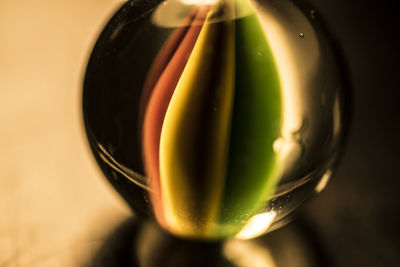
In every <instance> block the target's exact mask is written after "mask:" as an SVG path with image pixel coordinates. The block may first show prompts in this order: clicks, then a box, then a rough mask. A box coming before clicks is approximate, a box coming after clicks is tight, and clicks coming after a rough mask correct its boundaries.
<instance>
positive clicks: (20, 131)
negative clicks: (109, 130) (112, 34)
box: [0, 0, 129, 267]
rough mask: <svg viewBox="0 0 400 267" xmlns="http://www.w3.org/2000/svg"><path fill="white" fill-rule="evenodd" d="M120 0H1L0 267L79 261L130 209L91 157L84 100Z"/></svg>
mask: <svg viewBox="0 0 400 267" xmlns="http://www.w3.org/2000/svg"><path fill="white" fill-rule="evenodd" d="M121 2H122V1H117V0H85V1H79V0H69V1H52V0H35V1H32V0H18V1H15V0H0V266H1V267H13V266H41V267H46V266H62V267H63V266H78V265H79V264H80V263H81V262H79V261H80V260H81V259H83V258H85V256H86V255H87V254H89V253H90V252H91V251H92V250H93V249H95V248H96V246H97V245H98V243H99V242H100V240H101V239H102V238H103V236H104V235H105V234H106V233H107V231H108V230H107V229H111V228H110V227H112V226H113V225H115V224H116V223H117V222H118V221H120V220H121V219H123V218H124V217H127V216H129V211H128V208H127V207H126V206H125V204H124V203H123V202H122V201H121V200H120V199H119V198H118V196H117V194H116V193H114V192H113V191H112V189H111V187H110V186H108V184H107V183H106V182H105V179H102V176H101V173H100V171H99V169H98V168H97V166H96V165H95V162H94V160H93V159H92V157H91V155H90V152H89V148H88V144H87V143H86V139H85V135H84V129H83V124H82V115H81V100H80V98H81V87H82V80H83V75H84V70H85V66H86V62H87V60H88V57H89V53H90V51H91V49H92V46H93V42H94V41H95V40H96V38H97V35H98V34H99V32H100V30H101V29H102V27H103V26H104V23H105V22H106V21H107V20H108V18H109V17H110V16H111V15H112V13H113V12H114V11H115V9H116V8H117V7H118V6H119V5H120V4H121ZM107 225H109V227H107Z"/></svg>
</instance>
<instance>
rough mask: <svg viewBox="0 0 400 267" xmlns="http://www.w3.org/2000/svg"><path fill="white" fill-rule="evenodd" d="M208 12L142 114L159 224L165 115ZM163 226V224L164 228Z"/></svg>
mask: <svg viewBox="0 0 400 267" xmlns="http://www.w3.org/2000/svg"><path fill="white" fill-rule="evenodd" d="M207 12H208V8H207V9H201V10H199V12H198V13H197V15H196V18H195V20H194V23H193V24H192V25H191V26H190V29H189V30H188V31H187V33H186V35H185V37H184V38H183V40H182V42H181V43H180V45H179V47H178V49H177V50H176V52H175V53H174V55H173V56H172V58H171V60H170V61H169V63H168V65H167V67H166V68H165V70H164V72H163V73H162V74H161V76H160V79H159V80H158V81H157V83H156V85H155V87H154V90H153V92H152V94H151V97H150V100H149V104H148V107H147V110H146V113H145V118H144V126H143V152H144V160H145V169H146V173H147V176H148V180H149V186H150V188H151V190H152V192H151V194H150V196H151V197H150V198H151V201H152V204H153V208H154V212H155V215H156V217H157V220H158V221H159V223H160V224H163V222H164V221H165V218H164V213H163V209H162V203H161V202H162V196H161V188H160V168H159V146H160V136H161V129H162V125H163V122H164V117H165V113H166V111H167V108H168V105H169V102H170V100H171V97H172V94H173V92H174V90H175V87H176V85H177V83H178V81H179V78H180V76H181V74H182V72H183V70H184V68H185V66H186V63H187V61H188V59H189V56H190V54H191V52H192V50H193V47H194V45H195V43H196V41H197V38H198V35H199V33H200V30H201V28H202V25H203V23H204V21H205V18H206V15H207ZM163 225H164V226H166V225H165V224H163Z"/></svg>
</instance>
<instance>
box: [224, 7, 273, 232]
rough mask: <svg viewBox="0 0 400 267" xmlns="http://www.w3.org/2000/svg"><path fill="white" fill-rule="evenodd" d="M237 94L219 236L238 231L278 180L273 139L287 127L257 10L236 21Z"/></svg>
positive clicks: (269, 51) (258, 207)
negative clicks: (282, 118) (284, 124)
mask: <svg viewBox="0 0 400 267" xmlns="http://www.w3.org/2000/svg"><path fill="white" fill-rule="evenodd" d="M235 28H236V35H235V46H236V48H235V50H236V52H235V53H236V64H235V65H236V78H235V80H236V81H235V98H234V104H233V116H232V126H231V136H230V147H229V157H228V171H227V180H226V188H225V192H224V197H223V202H222V210H221V216H220V220H221V224H222V229H220V231H219V233H218V234H219V235H221V236H225V235H234V234H236V233H237V232H238V231H239V230H240V229H241V228H242V227H243V226H244V225H245V224H246V222H247V221H248V219H249V218H250V217H251V216H253V215H254V214H255V213H256V212H257V211H258V210H259V209H260V208H261V206H262V205H263V202H264V201H265V199H266V198H267V197H268V195H269V194H270V193H271V191H272V190H273V187H274V186H275V184H276V180H277V175H278V172H277V169H278V167H277V159H276V154H275V152H274V151H273V143H274V141H275V139H276V138H277V137H278V136H279V133H280V127H281V92H280V89H281V88H280V82H279V76H278V72H277V69H276V65H275V62H274V59H273V55H272V52H271V49H270V47H269V44H268V41H267V39H266V37H265V33H264V31H263V28H262V26H261V25H260V22H259V20H258V17H257V15H256V14H255V13H253V14H251V15H249V16H246V17H244V18H241V19H239V20H237V21H236V26H235Z"/></svg>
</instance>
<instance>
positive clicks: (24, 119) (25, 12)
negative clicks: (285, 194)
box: [0, 0, 400, 267]
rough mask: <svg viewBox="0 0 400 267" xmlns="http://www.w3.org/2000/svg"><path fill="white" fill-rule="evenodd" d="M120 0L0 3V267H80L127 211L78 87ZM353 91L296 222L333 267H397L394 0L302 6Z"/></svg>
mask: <svg viewBox="0 0 400 267" xmlns="http://www.w3.org/2000/svg"><path fill="white" fill-rule="evenodd" d="M123 2H124V1H118V0H85V1H78V0H70V1H50V0H35V1H32V0H19V1H15V0H0V267H13V266H43V267H46V266H61V267H64V266H66V267H69V266H81V265H82V264H84V263H85V262H87V261H88V259H90V257H91V255H92V254H93V253H95V251H97V249H98V248H99V247H101V246H102V244H103V242H104V240H106V239H107V237H108V235H109V233H110V232H112V231H113V230H114V229H115V228H116V227H117V226H118V225H120V224H121V222H122V221H124V220H126V219H127V218H129V217H130V216H131V213H130V211H129V209H128V208H127V206H126V205H125V203H123V201H122V200H121V199H120V198H119V197H118V195H117V194H116V193H115V192H114V191H113V190H112V189H111V187H110V186H109V185H108V184H107V183H106V181H105V179H103V178H102V175H101V173H100V170H99V169H98V167H97V166H96V164H95V162H94V160H93V159H92V156H91V154H90V152H89V148H88V144H87V142H86V137H85V134H84V130H83V123H82V115H81V99H80V98H81V88H82V80H83V75H84V71H85V66H86V63H87V60H88V58H89V53H90V51H91V49H92V47H93V44H94V43H93V42H94V41H95V40H96V38H97V36H98V34H99V33H100V31H101V29H102V28H103V26H104V23H105V22H106V21H107V20H108V19H109V18H110V17H111V15H112V14H113V13H114V12H115V11H116V9H117V8H118V7H119V6H120V5H121V4H122V3H123ZM309 2H311V3H312V4H313V5H314V6H315V7H316V10H317V11H318V13H319V15H320V16H321V17H322V18H324V20H325V21H326V24H327V25H328V27H329V28H330V30H331V32H332V33H333V34H334V36H336V39H337V41H338V43H339V44H340V45H341V47H342V50H343V54H344V55H345V57H346V59H347V63H348V68H349V74H350V77H351V80H352V83H353V89H354V92H353V121H352V122H353V123H352V126H351V131H350V136H349V143H348V147H347V149H346V151H345V154H344V158H343V160H342V164H341V165H340V167H339V169H338V171H337V173H336V176H335V177H334V179H332V181H331V182H330V184H329V186H328V187H327V189H326V191H325V192H324V193H322V194H321V195H320V196H318V197H317V198H315V199H313V200H311V201H310V202H309V203H308V204H307V205H306V206H305V207H304V208H303V209H302V210H301V211H300V214H299V216H300V217H302V218H306V220H307V222H308V224H309V225H310V226H311V228H312V229H313V231H314V232H315V233H314V234H315V236H318V238H319V241H318V242H319V244H320V245H321V246H324V250H325V251H327V255H328V259H329V261H330V263H331V264H332V265H333V266H397V264H396V263H397V261H398V259H399V258H400V245H399V244H400V230H398V227H399V225H400V216H399V214H400V212H399V204H400V198H399V188H400V187H399V186H400V175H399V173H398V165H400V156H399V155H400V153H399V151H400V142H399V140H398V139H399V136H400V130H399V128H400V127H399V117H398V116H399V115H400V112H399V104H398V102H399V99H400V98H399V96H400V93H399V91H400V88H399V82H398V79H399V69H400V68H399V62H400V53H399V51H398V50H399V48H400V46H399V44H400V42H399V41H398V39H399V38H398V35H399V33H398V32H399V31H398V29H397V26H396V25H397V24H396V20H397V19H396V17H397V15H398V13H399V11H400V10H399V8H398V4H397V3H396V1H394V0H382V1H370V0H367V1H365V0H364V1H362V0H352V1H345V0H312V1H311V0H310V1H309Z"/></svg>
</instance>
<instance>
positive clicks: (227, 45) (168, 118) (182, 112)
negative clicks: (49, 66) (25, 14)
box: [83, 0, 347, 240]
mask: <svg viewBox="0 0 400 267" xmlns="http://www.w3.org/2000/svg"><path fill="white" fill-rule="evenodd" d="M342 73H343V70H342V66H341V65H340V62H339V60H338V55H337V53H336V50H335V46H334V45H333V44H332V40H331V37H330V35H329V34H327V32H326V31H325V29H324V28H323V27H322V26H321V23H320V21H319V19H318V18H317V14H316V12H315V11H314V10H313V9H312V8H310V7H308V6H307V5H305V4H303V3H302V2H299V1H284V0H279V1H278V0H204V1H201V0H166V1H156V0H134V1H129V2H127V3H125V4H124V5H123V6H122V7H121V8H120V9H119V10H118V11H117V13H116V14H115V15H114V16H113V17H112V19H111V20H110V21H109V23H108V24H107V25H106V27H105V29H104V30H103V32H102V33H101V35H100V37H99V39H98V41H97V43H96V45H95V47H94V49H93V52H92V55H91V57H90V60H89V63H88V67H87V71H86V76H85V81H84V91H83V112H84V122H85V126H86V131H87V136H88V139H89V143H90V146H91V149H92V151H93V153H94V156H95V158H96V160H97V162H98V164H99V165H100V167H101V169H102V170H103V172H104V174H105V176H106V177H107V178H108V180H109V182H110V183H111V184H112V185H113V186H114V188H115V189H116V190H117V191H118V192H119V193H120V194H121V196H122V197H123V198H124V199H125V200H126V201H127V203H128V204H129V205H130V206H131V208H132V209H133V211H134V212H135V213H136V214H138V215H140V216H145V217H146V218H151V219H155V220H156V221H157V222H158V224H159V225H160V226H161V227H162V228H163V229H165V230H167V231H169V232H171V233H173V234H175V235H177V236H180V237H184V238H191V239H200V240H214V239H222V238H229V237H233V236H236V237H239V238H252V237H255V236H257V235H260V234H262V233H265V232H267V231H270V230H272V229H275V228H277V227H279V226H280V225H282V224H283V223H284V222H285V219H286V218H287V216H288V215H289V214H291V213H292V211H294V210H295V209H296V208H297V207H299V206H300V205H301V204H302V203H303V202H304V201H305V200H306V199H307V198H309V197H310V196H311V195H313V194H314V193H315V192H320V191H321V190H322V189H323V188H324V187H325V185H326V183H327V182H328V180H329V178H330V176H331V174H332V170H333V167H334V166H335V163H336V162H337V159H338V157H339V155H340V151H341V148H342V144H343V139H344V135H345V134H344V132H345V128H346V121H347V120H346V117H347V114H346V112H345V110H346V109H345V101H346V98H345V97H344V96H345V94H346V90H347V88H346V86H345V85H346V84H345V80H344V78H343V75H342Z"/></svg>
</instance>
